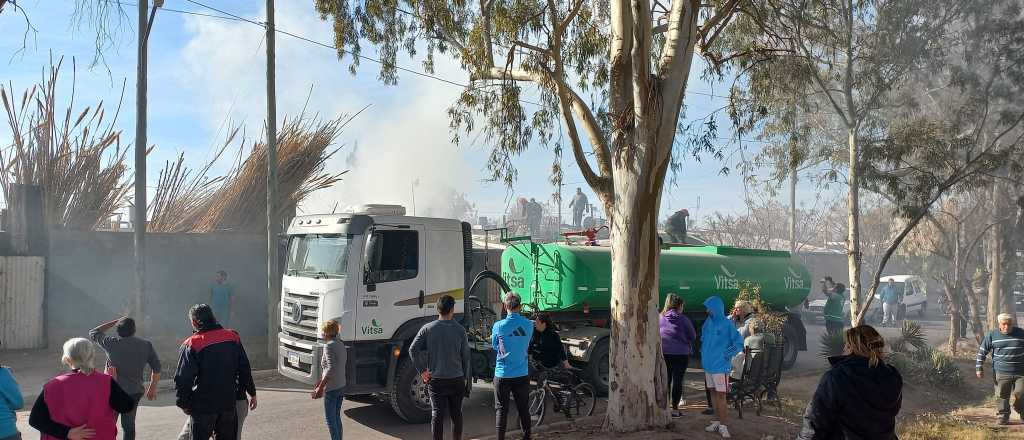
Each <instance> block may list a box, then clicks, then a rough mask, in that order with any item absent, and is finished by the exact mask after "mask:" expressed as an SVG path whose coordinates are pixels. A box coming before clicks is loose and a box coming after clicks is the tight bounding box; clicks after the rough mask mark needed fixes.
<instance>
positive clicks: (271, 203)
mask: <svg viewBox="0 0 1024 440" xmlns="http://www.w3.org/2000/svg"><path fill="white" fill-rule="evenodd" d="M266 27H267V357H268V358H270V359H277V331H278V323H279V320H280V316H281V315H280V312H279V311H278V307H280V305H281V288H280V287H279V286H278V281H279V280H278V275H279V274H278V267H277V265H278V261H277V246H278V227H279V226H280V222H279V220H278V218H277V91H276V87H275V82H276V79H275V75H274V69H275V67H274V34H275V30H274V0H267V23H266Z"/></svg>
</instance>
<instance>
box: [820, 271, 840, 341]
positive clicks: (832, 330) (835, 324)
mask: <svg viewBox="0 0 1024 440" xmlns="http://www.w3.org/2000/svg"><path fill="white" fill-rule="evenodd" d="M845 290H846V286H844V285H842V284H841V283H836V282H834V281H832V277H825V279H823V280H821V291H822V293H824V294H825V296H826V297H827V298H828V299H826V300H825V309H824V310H822V315H824V318H825V331H826V332H827V333H828V334H830V335H835V334H839V333H841V332H842V331H843V322H844V317H843V305H844V303H845V302H846V298H845V297H844V296H843V292H844V291H845Z"/></svg>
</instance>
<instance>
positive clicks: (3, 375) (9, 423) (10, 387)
mask: <svg viewBox="0 0 1024 440" xmlns="http://www.w3.org/2000/svg"><path fill="white" fill-rule="evenodd" d="M23 406H25V399H24V397H22V395H21V390H20V389H19V388H18V382H16V381H15V380H14V375H13V374H11V369H10V368H8V367H4V366H0V440H19V439H21V434H20V433H19V432H18V426H17V422H18V417H17V416H16V415H15V413H14V412H15V411H17V410H19V409H21V407H23Z"/></svg>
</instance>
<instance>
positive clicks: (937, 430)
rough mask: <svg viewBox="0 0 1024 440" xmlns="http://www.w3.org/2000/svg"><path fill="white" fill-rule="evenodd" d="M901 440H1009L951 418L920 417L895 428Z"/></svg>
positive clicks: (998, 434) (996, 432) (961, 420)
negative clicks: (1003, 439) (1000, 439)
mask: <svg viewBox="0 0 1024 440" xmlns="http://www.w3.org/2000/svg"><path fill="white" fill-rule="evenodd" d="M897 434H898V435H899V437H900V439H902V440H948V439H957V440H988V439H996V438H1009V437H1007V436H1005V433H1003V435H1000V433H999V431H997V430H994V429H991V428H989V427H986V426H982V425H979V424H976V423H973V422H971V421H969V420H966V419H963V418H960V417H953V416H937V415H922V416H918V417H916V418H914V419H913V420H910V421H907V422H906V423H903V424H901V425H899V426H898V427H897Z"/></svg>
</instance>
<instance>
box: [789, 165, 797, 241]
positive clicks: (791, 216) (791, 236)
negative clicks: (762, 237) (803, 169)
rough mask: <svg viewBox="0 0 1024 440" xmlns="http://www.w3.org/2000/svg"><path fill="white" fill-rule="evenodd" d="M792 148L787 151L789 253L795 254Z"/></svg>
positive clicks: (794, 183) (794, 182)
mask: <svg viewBox="0 0 1024 440" xmlns="http://www.w3.org/2000/svg"><path fill="white" fill-rule="evenodd" d="M793 150H795V148H792V149H790V152H789V161H790V167H789V253H790V254H792V255H796V162H795V161H794V160H793V156H794V154H795V153H794V151H793Z"/></svg>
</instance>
